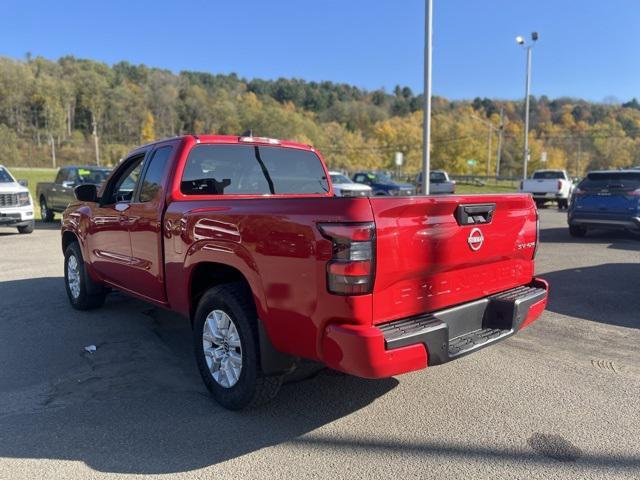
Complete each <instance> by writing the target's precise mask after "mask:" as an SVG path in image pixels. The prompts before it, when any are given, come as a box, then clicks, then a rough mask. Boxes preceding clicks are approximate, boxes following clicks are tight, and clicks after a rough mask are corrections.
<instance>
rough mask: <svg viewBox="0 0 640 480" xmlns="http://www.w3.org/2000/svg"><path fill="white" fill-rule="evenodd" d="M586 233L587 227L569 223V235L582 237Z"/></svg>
mask: <svg viewBox="0 0 640 480" xmlns="http://www.w3.org/2000/svg"><path fill="white" fill-rule="evenodd" d="M586 234H587V228H586V227H582V226H580V225H569V235H571V236H572V237H576V238H582V237H584V236H585V235H586Z"/></svg>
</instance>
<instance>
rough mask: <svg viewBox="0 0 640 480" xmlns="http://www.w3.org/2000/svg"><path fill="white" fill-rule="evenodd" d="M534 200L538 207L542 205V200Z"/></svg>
mask: <svg viewBox="0 0 640 480" xmlns="http://www.w3.org/2000/svg"><path fill="white" fill-rule="evenodd" d="M535 202H536V207H537V208H538V209H540V208H542V207H544V200H536V201H535Z"/></svg>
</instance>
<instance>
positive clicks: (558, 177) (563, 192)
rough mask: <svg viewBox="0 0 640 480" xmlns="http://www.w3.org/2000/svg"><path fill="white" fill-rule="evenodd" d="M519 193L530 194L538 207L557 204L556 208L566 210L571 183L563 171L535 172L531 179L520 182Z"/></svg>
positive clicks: (571, 191)
mask: <svg viewBox="0 0 640 480" xmlns="http://www.w3.org/2000/svg"><path fill="white" fill-rule="evenodd" d="M520 191H521V192H523V193H530V194H531V195H532V196H533V199H534V200H535V202H536V205H537V206H538V207H541V206H542V205H544V204H545V203H546V202H557V203H558V208H568V207H569V199H570V198H571V194H572V193H573V182H572V181H571V179H570V178H569V175H567V172H566V171H565V170H536V171H535V172H533V175H532V176H531V178H529V179H527V180H524V181H522V182H520Z"/></svg>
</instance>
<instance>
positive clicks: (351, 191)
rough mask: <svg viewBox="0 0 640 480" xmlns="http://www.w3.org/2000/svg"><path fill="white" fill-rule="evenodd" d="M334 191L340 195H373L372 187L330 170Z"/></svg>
mask: <svg viewBox="0 0 640 480" xmlns="http://www.w3.org/2000/svg"><path fill="white" fill-rule="evenodd" d="M329 177H330V178H331V184H332V185H333V191H334V192H335V194H336V196H338V197H366V196H368V195H371V187H370V186H369V185H363V184H362V183H356V182H353V181H352V180H351V179H349V177H347V176H346V175H343V174H342V173H340V172H329Z"/></svg>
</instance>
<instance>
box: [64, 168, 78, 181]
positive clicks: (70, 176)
mask: <svg viewBox="0 0 640 480" xmlns="http://www.w3.org/2000/svg"><path fill="white" fill-rule="evenodd" d="M64 180H66V181H67V182H73V184H74V185H75V184H78V183H79V180H80V179H79V177H78V170H77V169H75V168H70V169H69V171H68V172H67V178H65V179H64Z"/></svg>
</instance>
